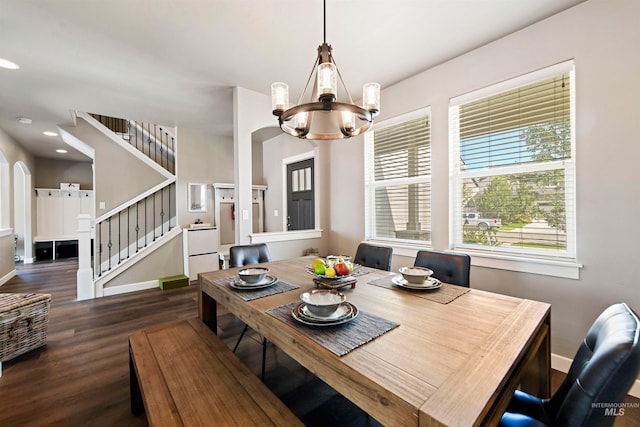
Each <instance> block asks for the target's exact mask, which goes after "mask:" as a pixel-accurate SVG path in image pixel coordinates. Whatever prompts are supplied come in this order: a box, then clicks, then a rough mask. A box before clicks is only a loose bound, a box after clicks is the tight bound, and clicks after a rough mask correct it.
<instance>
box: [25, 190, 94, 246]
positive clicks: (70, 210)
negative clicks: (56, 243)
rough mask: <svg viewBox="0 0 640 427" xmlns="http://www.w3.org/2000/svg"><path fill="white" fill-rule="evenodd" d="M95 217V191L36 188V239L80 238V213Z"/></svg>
mask: <svg viewBox="0 0 640 427" xmlns="http://www.w3.org/2000/svg"><path fill="white" fill-rule="evenodd" d="M81 213H83V214H89V215H91V216H92V217H93V191H90V190H58V189H53V188H36V218H37V220H36V224H37V227H38V228H37V237H36V240H61V239H77V238H78V215H79V214H81Z"/></svg>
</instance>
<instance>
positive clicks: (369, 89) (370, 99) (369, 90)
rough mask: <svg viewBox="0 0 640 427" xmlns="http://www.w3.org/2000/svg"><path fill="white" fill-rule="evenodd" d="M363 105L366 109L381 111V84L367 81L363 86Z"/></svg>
mask: <svg viewBox="0 0 640 427" xmlns="http://www.w3.org/2000/svg"><path fill="white" fill-rule="evenodd" d="M362 106H363V107H364V109H365V110H369V111H380V85H379V84H378V83H373V82H371V83H366V84H365V85H364V86H363V87H362Z"/></svg>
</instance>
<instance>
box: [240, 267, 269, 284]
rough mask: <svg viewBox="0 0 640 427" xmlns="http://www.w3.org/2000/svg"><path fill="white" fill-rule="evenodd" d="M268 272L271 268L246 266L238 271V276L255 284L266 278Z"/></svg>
mask: <svg viewBox="0 0 640 427" xmlns="http://www.w3.org/2000/svg"><path fill="white" fill-rule="evenodd" d="M268 272H269V269H268V268H265V267H253V268H245V269H244V270H240V271H238V277H240V279H242V280H244V281H245V282H247V283H251V284H253V283H258V282H259V281H261V280H262V279H264V278H265V276H266V275H267V273H268Z"/></svg>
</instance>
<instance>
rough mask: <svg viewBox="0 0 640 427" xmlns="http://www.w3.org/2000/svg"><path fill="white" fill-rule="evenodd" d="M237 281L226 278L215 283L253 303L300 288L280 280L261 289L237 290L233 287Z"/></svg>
mask: <svg viewBox="0 0 640 427" xmlns="http://www.w3.org/2000/svg"><path fill="white" fill-rule="evenodd" d="M234 280H236V277H235V276H233V277H226V278H224V279H218V280H216V281H215V282H216V283H217V284H219V285H221V286H226V287H228V288H229V289H231V290H232V291H234V292H235V293H237V294H238V295H239V296H240V298H242V299H243V300H245V301H253V300H255V299H258V298H264V297H268V296H270V295H275V294H281V293H283V292H287V291H290V290H292V289H298V288H299V287H300V286H297V285H292V284H290V283H287V282H283V281H282V280H278V281H277V282H276V283H274V284H273V285H271V286H268V287H266V288H260V289H237V288H234V287H232V286H231V283H233V281H234Z"/></svg>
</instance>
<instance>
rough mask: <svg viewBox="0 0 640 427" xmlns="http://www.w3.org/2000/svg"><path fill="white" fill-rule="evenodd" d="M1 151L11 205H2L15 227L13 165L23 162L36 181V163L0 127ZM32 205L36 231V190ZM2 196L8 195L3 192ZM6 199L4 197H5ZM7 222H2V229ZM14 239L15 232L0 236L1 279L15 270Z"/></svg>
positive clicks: (33, 192)
mask: <svg viewBox="0 0 640 427" xmlns="http://www.w3.org/2000/svg"><path fill="white" fill-rule="evenodd" d="M0 152H2V155H3V157H4V158H5V160H6V161H7V165H6V168H7V170H8V177H9V182H8V183H2V185H1V187H0V188H2V191H3V192H5V191H7V192H8V193H9V194H8V196H9V197H8V198H7V199H8V200H9V206H8V207H2V209H3V212H5V214H6V215H8V217H9V221H8V225H9V227H11V228H13V225H14V218H13V216H14V215H13V214H14V208H13V166H14V165H15V164H16V162H19V161H21V162H23V163H24V164H25V165H26V166H27V168H28V169H29V171H30V172H31V178H32V179H31V182H32V184H33V182H35V180H36V179H37V174H36V164H35V160H34V158H33V156H32V155H31V154H30V153H28V152H27V151H25V150H24V149H23V148H22V147H21V146H20V145H18V143H16V142H15V141H14V140H13V139H12V138H11V137H10V136H9V135H7V134H6V133H5V132H4V131H3V130H2V129H0ZM0 179H3V180H4V179H5V178H4V177H0ZM30 194H31V207H32V214H31V217H32V219H33V221H32V230H34V231H35V206H36V200H35V191H31V192H30ZM2 196H6V195H5V194H3V195H2ZM3 200H4V197H3ZM3 222H4V221H3ZM4 225H5V224H0V229H1V228H2V227H3V226H4ZM13 256H14V239H13V233H9V234H7V235H6V236H5V235H3V236H0V279H2V278H3V277H5V276H7V275H8V274H11V272H12V271H13V270H15V264H14V258H13Z"/></svg>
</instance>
